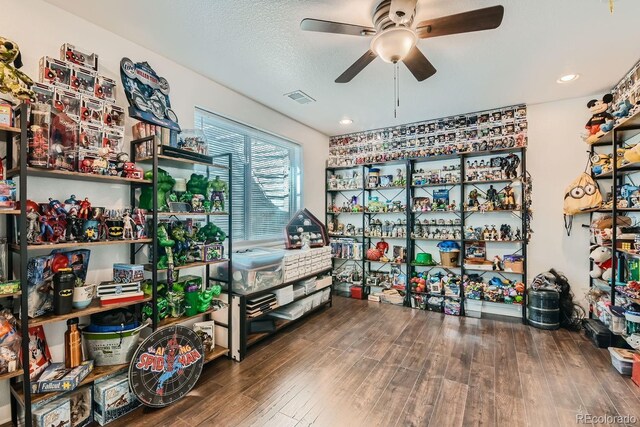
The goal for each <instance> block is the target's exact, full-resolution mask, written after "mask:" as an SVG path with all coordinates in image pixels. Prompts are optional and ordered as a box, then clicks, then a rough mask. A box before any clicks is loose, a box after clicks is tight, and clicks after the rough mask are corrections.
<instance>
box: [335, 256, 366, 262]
mask: <svg viewBox="0 0 640 427" xmlns="http://www.w3.org/2000/svg"><path fill="white" fill-rule="evenodd" d="M331 259H337V260H340V261H362V260H361V259H360V258H340V257H337V256H334V257H331Z"/></svg>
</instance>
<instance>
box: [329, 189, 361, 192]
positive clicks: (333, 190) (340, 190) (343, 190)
mask: <svg viewBox="0 0 640 427" xmlns="http://www.w3.org/2000/svg"><path fill="white" fill-rule="evenodd" d="M362 190H363V189H362V188H342V189H337V188H330V189H328V190H327V191H329V192H331V193H344V192H347V191H357V192H362Z"/></svg>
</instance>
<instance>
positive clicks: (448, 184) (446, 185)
mask: <svg viewBox="0 0 640 427" xmlns="http://www.w3.org/2000/svg"><path fill="white" fill-rule="evenodd" d="M456 185H460V183H459V182H444V183H440V184H422V185H412V186H411V188H428V187H451V186H456Z"/></svg>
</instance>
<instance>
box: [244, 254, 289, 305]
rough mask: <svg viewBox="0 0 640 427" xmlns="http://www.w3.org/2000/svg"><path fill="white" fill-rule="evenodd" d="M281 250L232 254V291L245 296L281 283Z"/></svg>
mask: <svg viewBox="0 0 640 427" xmlns="http://www.w3.org/2000/svg"><path fill="white" fill-rule="evenodd" d="M283 256H284V251H283V250H278V249H266V248H255V249H249V250H246V251H241V252H236V253H234V254H233V263H232V272H233V274H232V276H233V290H234V291H235V292H238V293H239V294H247V293H251V292H255V291H260V290H263V289H269V288H271V287H273V286H277V285H280V284H281V283H282V258H283Z"/></svg>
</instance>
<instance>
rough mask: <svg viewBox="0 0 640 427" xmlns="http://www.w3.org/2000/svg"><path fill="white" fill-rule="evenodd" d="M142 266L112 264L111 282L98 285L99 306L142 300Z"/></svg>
mask: <svg viewBox="0 0 640 427" xmlns="http://www.w3.org/2000/svg"><path fill="white" fill-rule="evenodd" d="M143 280H144V266H142V265H139V264H113V281H112V282H102V283H100V285H98V297H100V305H101V306H105V305H110V304H121V303H125V302H131V301H139V300H142V299H144V293H143V292H142V290H141V287H142V282H143Z"/></svg>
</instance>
